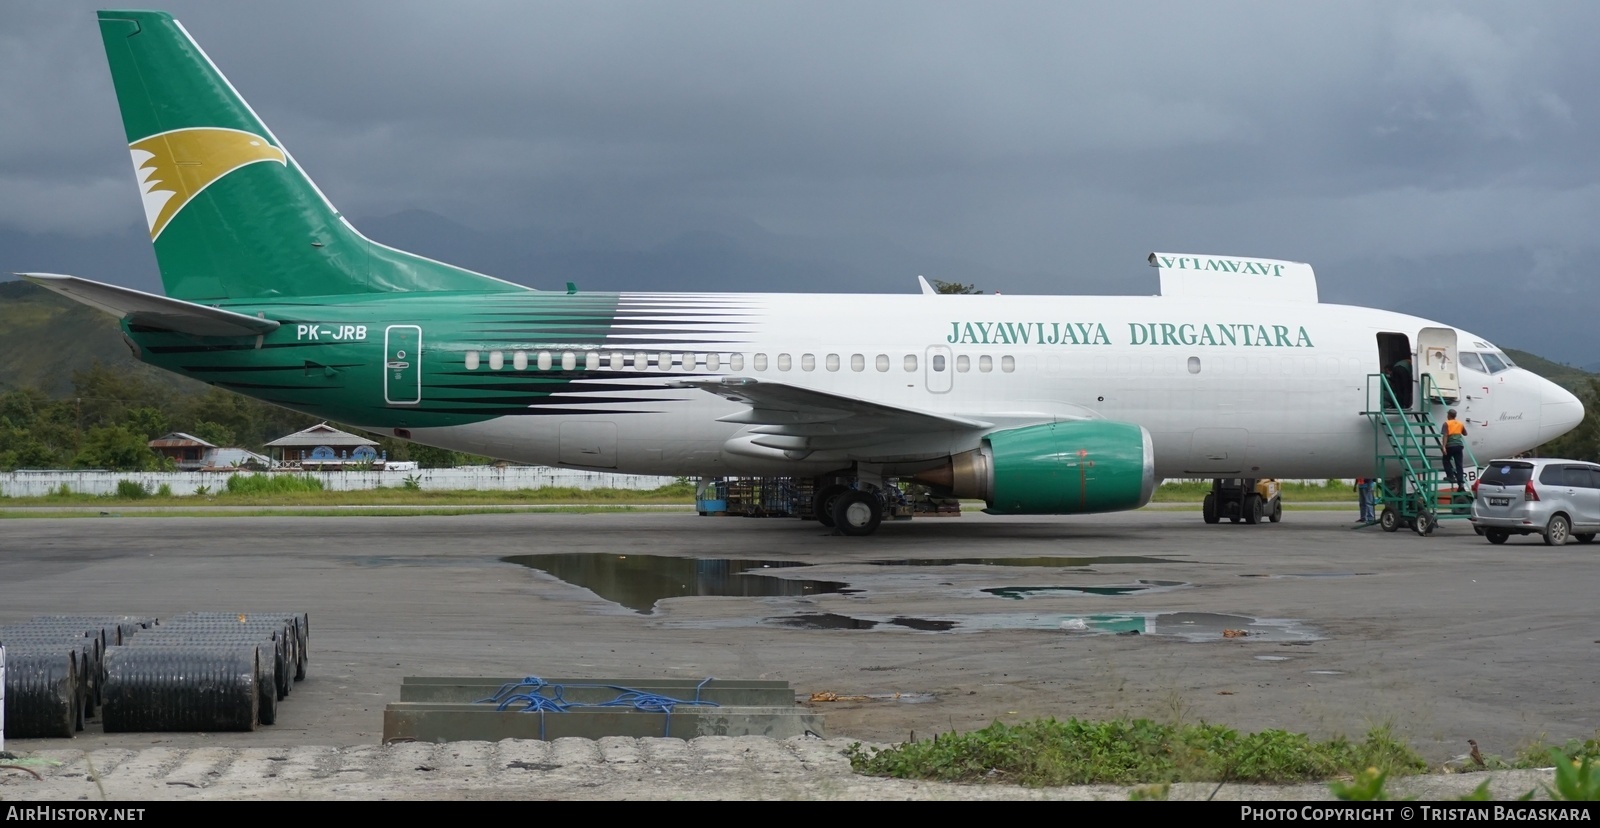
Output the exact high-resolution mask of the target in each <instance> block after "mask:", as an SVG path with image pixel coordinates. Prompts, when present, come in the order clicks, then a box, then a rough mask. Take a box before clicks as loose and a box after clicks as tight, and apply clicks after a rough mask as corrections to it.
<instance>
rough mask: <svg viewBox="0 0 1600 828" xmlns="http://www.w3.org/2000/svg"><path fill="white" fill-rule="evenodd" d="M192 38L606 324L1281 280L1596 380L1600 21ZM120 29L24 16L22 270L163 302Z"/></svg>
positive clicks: (263, 7) (1024, 9)
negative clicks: (1309, 284) (108, 35)
mask: <svg viewBox="0 0 1600 828" xmlns="http://www.w3.org/2000/svg"><path fill="white" fill-rule="evenodd" d="M164 7H165V8H166V9H167V10H169V11H172V12H173V13H174V14H175V15H176V16H177V17H178V18H179V19H180V20H181V21H182V22H183V23H184V25H185V27H186V28H187V29H188V30H189V32H190V33H191V34H192V35H193V36H194V37H195V38H196V39H197V40H198V41H199V42H200V44H201V45H202V47H204V48H205V49H206V51H207V52H208V53H209V54H210V55H211V57H212V59H213V60H215V61H216V62H217V64H218V65H219V66H220V67H221V69H222V70H223V72H224V73H225V74H227V75H228V77H229V79H230V80H232V81H233V83H234V85H235V86H236V87H237V88H238V89H239V90H240V92H241V93H242V94H243V95H244V96H245V97H246V98H247V99H248V100H249V101H250V102H251V104H252V105H253V106H254V107H255V109H256V110H257V112H259V113H260V114H261V116H262V117H263V119H265V120H266V121H267V123H268V124H269V125H270V126H271V127H272V129H273V131H274V132H275V133H276V134H277V136H278V137H279V138H280V139H281V140H282V141H283V142H284V143H285V144H286V145H287V146H288V148H289V149H290V150H291V151H292V152H293V153H294V154H295V156H296V158H297V159H298V160H299V161H300V163H301V165H302V166H304V167H305V168H306V169H307V171H308V172H309V173H310V174H311V175H312V176H313V177H314V178H315V179H316V180H317V182H318V184H319V185H320V186H321V187H322V189H323V190H324V192H326V193H327V194H328V196H329V198H330V199H331V200H332V201H333V202H334V203H335V204H336V205H338V206H339V207H340V209H341V210H343V211H344V212H345V213H346V214H347V215H350V216H351V217H352V218H353V219H354V220H355V221H356V223H357V225H358V226H362V227H363V228H365V227H367V226H368V223H371V224H373V225H376V226H378V227H384V226H393V223H392V221H391V222H390V224H389V225H385V221H386V219H387V218H388V217H392V216H394V215H395V214H400V213H407V212H408V211H427V212H429V213H433V214H436V215H437V217H438V223H439V224H440V226H441V227H443V228H445V232H446V234H448V233H450V232H458V231H459V232H470V233H471V234H473V235H471V236H470V238H472V239H476V240H478V241H477V242H476V243H477V244H479V245H481V246H485V247H487V246H492V245H496V244H507V245H510V244H511V242H510V241H509V240H520V242H519V243H520V244H522V245H524V246H526V245H528V244H530V242H529V241H528V240H529V239H542V238H551V239H563V240H564V241H561V242H560V243H561V244H567V245H570V244H572V241H571V240H572V239H574V238H582V239H584V240H585V241H584V242H583V245H584V246H585V249H587V250H589V251H590V252H593V251H595V250H600V249H606V250H613V249H614V250H622V251H634V252H638V251H644V252H645V253H647V254H648V255H643V256H636V257H634V258H632V259H628V260H627V261H631V262H633V264H632V265H623V266H619V267H617V268H616V269H615V270H614V271H607V272H599V273H598V275H596V272H595V270H594V268H593V267H592V266H591V267H589V268H588V269H586V270H584V273H585V277H584V278H585V279H586V280H587V282H586V283H585V284H584V285H583V286H584V287H585V288H588V289H595V290H610V289H652V290H695V289H702V288H705V287H706V286H707V285H706V284H704V283H697V281H696V279H695V271H694V269H693V268H692V267H689V268H684V267H667V266H659V267H658V266H656V265H651V264H650V263H652V262H654V263H656V264H657V265H659V264H660V263H661V262H663V261H664V259H663V257H666V256H669V255H670V254H669V253H666V252H663V251H671V250H676V249H679V248H676V247H673V245H674V244H675V243H676V242H675V240H679V241H681V239H682V238H684V234H693V235H692V237H696V238H699V237H705V234H710V237H713V238H723V239H727V240H732V241H730V242H729V243H730V244H733V245H735V246H739V247H740V248H741V249H742V250H745V251H747V252H750V251H753V252H750V259H749V260H750V261H753V262H758V263H759V262H773V261H779V260H781V259H783V257H785V256H788V257H791V258H792V259H794V260H795V261H807V262H811V261H816V262H826V263H831V265H827V266H825V267H824V269H827V268H828V267H832V266H833V265H837V267H836V268H834V270H832V271H830V273H819V274H818V277H817V278H816V279H815V280H810V279H807V278H805V277H803V276H797V275H796V271H795V270H794V268H792V267H791V268H788V269H783V268H777V269H766V268H763V267H760V266H756V267H753V269H752V272H749V273H747V274H741V277H740V282H739V284H740V286H741V287H740V289H744V290H753V291H809V290H815V289H820V288H827V289H840V288H841V287H843V288H845V289H852V290H857V291H874V292H906V291H910V290H914V289H915V277H916V275H917V274H918V273H924V274H926V275H928V276H929V277H932V278H943V279H947V280H952V281H963V282H979V283H980V284H979V287H982V288H985V289H987V290H990V291H993V290H1002V291H1003V292H1006V293H1071V292H1093V293H1136V294H1148V293H1153V292H1155V290H1156V277H1155V273H1154V271H1153V270H1152V269H1151V268H1149V267H1147V266H1146V265H1145V263H1144V257H1145V256H1146V255H1147V254H1148V253H1149V252H1151V251H1153V250H1161V251H1171V252H1185V253H1188V252H1194V253H1223V254H1237V255H1247V256H1265V257H1273V258H1283V259H1291V260H1296V261H1305V262H1309V263H1311V265H1312V266H1313V267H1314V268H1315V269H1316V271H1317V274H1318V281H1319V285H1320V288H1321V294H1322V298H1323V301H1334V302H1346V303H1352V304H1365V305H1376V306H1381V307H1390V308H1394V309H1397V310H1405V311H1408V312H1412V313H1416V314H1417V315H1420V316H1425V317H1430V318H1434V319H1438V320H1440V321H1443V322H1447V323H1451V324H1456V325H1460V326H1462V327H1465V328H1468V329H1469V330H1473V331H1475V332H1477V333H1479V334H1481V335H1483V336H1487V337H1489V338H1490V339H1493V340H1495V341H1496V342H1497V343H1498V344H1501V345H1503V346H1508V347H1516V348H1524V349H1527V350H1532V351H1534V352H1536V353H1540V354H1543V355H1545V356H1548V357H1551V358H1554V359H1558V360H1561V361H1566V362H1571V363H1574V364H1578V365H1589V366H1595V365H1596V364H1600V336H1596V335H1595V334H1594V330H1595V328H1596V324H1595V320H1594V313H1593V311H1594V306H1595V304H1596V303H1595V299H1596V298H1597V296H1600V290H1597V288H1596V278H1595V276H1594V274H1593V272H1592V271H1593V266H1592V263H1593V262H1594V261H1595V260H1596V259H1597V258H1600V242H1597V241H1596V239H1595V229H1596V227H1597V225H1600V222H1597V219H1600V174H1597V173H1600V153H1597V152H1596V144H1597V140H1600V139H1597V137H1596V136H1597V135H1600V123H1597V122H1600V109H1597V99H1600V84H1597V83H1596V82H1595V81H1596V79H1597V78H1600V49H1597V48H1595V46H1594V43H1593V41H1594V37H1595V33H1596V32H1600V3H1592V2H1570V3H1557V2H1550V3H1504V2H1497V3H1472V2H1421V3H1406V2H1392V1H1391V0H1385V1H1384V2H1370V3H1364V2H1357V1H1356V0H1340V2H1327V3H1317V2H1293V3H1285V2H1269V1H1268V0H1262V1H1261V2H1222V1H1221V0H1207V2H1201V3H1196V2H1178V1H1177V0H1173V1H1172V2H1137V1H1134V0H1120V1H1119V2H1101V3H1089V2H1065V1H1064V0H1063V1H1062V2H1048V3H1030V2H1008V3H978V2H962V3H937V2H928V0H917V1H916V2H872V1H871V0H853V2H837V3H835V2H818V0H808V2H796V3H788V2H761V1H760V0H745V1H743V2H718V3H710V2H642V1H641V2H626V3H614V2H602V1H600V0H586V1H585V2H563V3H538V2H528V1H527V0H519V1H518V2H481V3H474V2H462V1H461V0H455V1H454V2H449V3H444V2H439V1H438V0H433V1H432V2H426V3H424V2H394V1H393V0H385V2H381V3H379V2H329V0H321V2H298V0H273V2H225V3H217V2H170V3H167V4H165V6H164ZM95 8H96V5H95V4H90V3H82V2H74V1H73V0H48V1H46V2H40V1H38V0H21V1H20V2H19V0H8V2H6V3H5V5H4V10H5V21H4V25H3V26H0V241H3V242H4V243H5V244H8V245H9V246H11V247H12V248H13V250H12V251H11V253H10V255H8V251H7V250H5V249H4V248H0V269H3V270H5V271H11V270H17V269H24V268H27V269H39V270H62V269H65V268H66V267H67V266H68V265H74V266H81V267H95V268H97V269H100V270H102V271H104V272H82V273H79V274H78V275H83V276H87V277H90V278H99V279H104V280H106V281H114V282H120V283H123V284H129V285H133V286H136V287H142V288H145V289H151V288H153V287H154V285H155V284H156V283H155V277H154V273H155V269H154V258H153V256H151V255H150V253H149V252H148V244H146V243H143V242H141V241H140V240H139V233H140V232H142V227H143V215H142V212H141V210H140V207H139V200H138V194H137V190H136V187H135V184H134V181H133V177H132V170H131V167H130V163H129V158H128V152H127V147H126V142H125V140H124V138H123V135H122V129H121V126H120V121H119V118H118V114H117V107H116V101H115V98H114V95H113V93H112V88H111V81H110V77H109V74H108V72H107V69H106V63H105V55H104V51H103V48H102V46H101V41H100V37H99V32H98V28H97V25H96V22H95V15H94V10H95ZM426 218H432V217H426ZM415 219H416V216H412V217H411V220H412V221H415ZM364 220H365V222H366V223H364ZM374 235H379V234H376V233H374ZM380 237H381V236H380ZM460 238H466V236H460ZM384 240H386V241H391V242H397V243H400V244H402V246H403V245H404V242H405V239H394V238H389V239H384ZM551 243H552V244H555V243H557V242H551ZM513 247H515V246H514V245H512V246H508V247H507V248H506V250H507V251H512V249H513ZM515 249H516V250H517V251H521V250H523V249H524V248H515ZM57 250H59V255H54V253H53V251H57ZM84 250H106V251H112V252H113V253H114V254H115V258H113V259H110V260H109V261H115V262H117V263H118V264H117V266H115V267H113V266H110V265H95V264H91V263H86V262H88V260H86V259H84V258H83V255H84V254H83V251H84ZM18 251H25V253H23V252H18ZM795 251H810V254H809V255H808V256H805V257H800V258H795V257H796V256H798V255H799V254H797V253H796V252H795ZM424 252H428V251H424ZM509 255H510V254H509V252H507V256H502V257H497V256H495V255H494V251H491V250H485V251H483V256H484V260H485V261H491V262H501V261H515V259H512V258H507V257H508V256H509ZM19 258H25V259H26V260H15V259H19ZM55 261H59V262H61V264H55V263H54V262H55ZM641 262H642V263H644V264H640V263H641ZM462 263H463V264H469V266H481V265H479V264H477V263H473V262H462ZM652 268H654V272H652ZM540 270H541V272H537V273H523V272H505V268H504V267H502V268H501V269H500V272H496V274H495V275H500V276H504V277H506V278H510V279H513V280H517V281H523V282H528V283H531V284H533V285H534V286H536V287H553V288H559V287H560V286H561V285H560V282H561V274H560V273H556V272H546V271H549V268H548V267H543V266H541V268H540ZM841 273H843V274H848V280H847V281H848V284H845V285H840V284H839V279H840V278H845V277H842V276H839V274H841ZM552 281H553V282H554V283H551V282H552ZM719 287H720V285H719Z"/></svg>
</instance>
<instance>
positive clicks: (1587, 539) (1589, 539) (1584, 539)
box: [1573, 532, 1594, 543]
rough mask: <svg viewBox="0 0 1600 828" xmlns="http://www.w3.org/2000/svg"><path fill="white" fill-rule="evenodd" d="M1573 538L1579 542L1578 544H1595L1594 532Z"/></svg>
mask: <svg viewBox="0 0 1600 828" xmlns="http://www.w3.org/2000/svg"><path fill="white" fill-rule="evenodd" d="M1573 537H1574V538H1576V539H1577V540H1578V543H1594V533H1593V532H1584V533H1583V534H1581V535H1573Z"/></svg>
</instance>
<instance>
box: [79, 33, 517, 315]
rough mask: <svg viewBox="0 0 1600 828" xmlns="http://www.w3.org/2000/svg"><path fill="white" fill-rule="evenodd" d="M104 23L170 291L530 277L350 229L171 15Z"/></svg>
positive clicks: (312, 289)
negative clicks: (481, 268) (482, 269)
mask: <svg viewBox="0 0 1600 828" xmlns="http://www.w3.org/2000/svg"><path fill="white" fill-rule="evenodd" d="M100 35H101V37H102V39H104V41H105V46H106V58H107V60H108V61H109V62H110V64H111V79H112V82H113V83H114V84H115V85H116V89H117V102H118V103H119V105H120V106H121V108H122V123H123V127H124V128H125V129H126V131H127V134H128V149H129V150H130V152H131V153H132V154H133V166H134V174H135V176H136V177H137V178H138V181H139V188H140V193H141V195H142V197H143V199H144V210H145V218H146V220H147V221H148V223H149V226H150V238H151V241H152V242H153V243H154V244H155V248H156V261H157V263H158V264H159V265H160V266H161V281H162V284H163V285H164V286H165V288H166V291H167V295H168V296H172V297H174V298H179V299H193V300H205V299H255V298H266V297H277V296H283V297H287V296H329V295H340V294H356V293H389V292H396V291H432V290H469V291H519V290H526V288H523V287H522V286H520V285H516V284H512V283H510V282H505V281H502V280H500V279H495V278H493V277H490V276H484V275H482V274H479V273H473V272H472V271H469V270H464V269H462V268H458V267H453V266H451V265H446V264H442V263H440V262H436V261H433V260H432V259H426V258H423V257H421V256H416V255H413V254H410V253H406V252H404V251H400V250H395V249H394V248H390V247H386V246H384V245H381V244H378V243H377V242H374V241H372V240H370V239H368V238H366V237H365V236H363V235H361V234H360V233H359V232H357V231H356V229H355V228H354V227H352V226H350V223H349V222H347V221H346V220H345V219H344V217H343V216H341V215H340V214H339V211H338V210H335V209H334V207H333V205H332V204H330V203H329V202H328V200H327V198H326V197H324V196H323V195H322V191H321V190H318V189H317V185H316V184H313V183H312V181H311V179H310V178H309V177H308V176H306V174H305V172H304V171H303V170H301V169H300V166H299V165H298V164H296V163H295V160H294V157H293V156H292V155H290V154H289V153H288V151H286V150H284V149H283V145H282V144H281V143H279V141H278V139H277V137H276V136H274V135H273V134H272V132H271V130H269V129H267V127H266V125H265V124H263V123H261V120H260V119H259V118H257V117H256V114H255V112H254V111H253V110H252V109H251V108H250V105H249V104H247V103H245V101H244V99H243V98H242V97H240V96H239V93H238V91H236V90H235V89H234V88H233V85H232V84H230V83H228V80H227V78H224V77H223V76H222V73H221V72H219V71H218V70H217V67H216V66H215V65H214V64H212V62H211V59H210V58H208V57H207V56H206V53H205V52H204V51H202V50H201V49H200V46H199V45H198V44H196V43H195V42H194V40H193V38H191V37H189V33H188V32H186V31H184V29H183V26H182V25H181V24H179V23H178V22H177V21H176V20H173V19H172V16H171V15H169V14H166V13H164V12H150V11H102V12H100Z"/></svg>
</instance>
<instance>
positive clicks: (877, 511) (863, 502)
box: [833, 489, 883, 536]
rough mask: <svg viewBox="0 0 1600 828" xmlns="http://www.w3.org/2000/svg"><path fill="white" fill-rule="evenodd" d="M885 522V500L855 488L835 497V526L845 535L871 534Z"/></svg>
mask: <svg viewBox="0 0 1600 828" xmlns="http://www.w3.org/2000/svg"><path fill="white" fill-rule="evenodd" d="M882 522H883V501H881V500H879V499H878V496H877V495H875V494H872V493H870V492H863V491H858V490H855V489H852V490H849V491H846V492H845V493H844V494H841V495H839V496H838V497H837V498H834V501H833V526H834V528H835V529H838V530H839V532H840V533H842V534H845V535H856V536H860V535H870V534H872V533H873V532H876V531H878V524H880V523H882Z"/></svg>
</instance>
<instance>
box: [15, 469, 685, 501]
mask: <svg viewBox="0 0 1600 828" xmlns="http://www.w3.org/2000/svg"><path fill="white" fill-rule="evenodd" d="M256 476H259V475H256ZM235 477H238V478H240V479H249V478H250V477H252V476H251V475H236V476H235ZM230 479H232V478H230ZM253 485H254V484H241V489H230V488H229V487H227V486H224V487H221V490H220V491H218V492H216V493H214V494H213V493H212V492H211V489H210V487H201V488H204V489H206V491H204V492H196V494H195V495H194V496H186V497H171V496H162V495H160V494H159V493H158V494H155V495H148V494H147V496H146V497H142V498H137V505H139V506H174V507H177V508H184V507H188V508H194V507H196V506H199V505H201V504H205V505H212V506H224V505H226V506H322V507H326V506H482V505H491V504H494V505H507V506H513V505H522V504H542V503H574V504H589V503H605V504H622V503H628V504H681V505H685V506H687V505H690V504H693V503H694V486H692V485H679V484H673V485H669V486H663V487H661V488H659V489H644V490H639V489H578V488H573V487H570V486H561V487H555V486H552V487H548V488H543V489H517V490H511V491H498V490H495V491H491V490H480V489H455V490H433V489H411V488H406V487H405V485H404V483H403V481H402V483H401V485H399V486H393V487H387V488H379V489H360V490H357V491H349V492H332V491H321V490H316V491H297V490H293V489H292V488H290V487H289V486H285V487H284V488H285V490H273V489H266V490H255V489H253V488H249V487H251V486H253ZM272 485H276V484H272ZM134 501H135V499H132V498H118V497H114V496H109V495H89V494H77V493H69V494H66V495H62V494H59V493H56V494H51V495H48V496H45V497H8V498H6V500H5V502H6V505H7V506H67V505H82V506H86V507H87V506H93V507H96V508H105V507H107V506H108V505H114V504H117V503H125V504H128V505H134Z"/></svg>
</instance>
